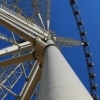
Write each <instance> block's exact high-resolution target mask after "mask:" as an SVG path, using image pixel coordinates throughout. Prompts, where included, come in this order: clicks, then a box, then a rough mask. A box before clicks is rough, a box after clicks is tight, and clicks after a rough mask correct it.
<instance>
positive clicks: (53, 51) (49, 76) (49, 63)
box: [38, 40, 93, 100]
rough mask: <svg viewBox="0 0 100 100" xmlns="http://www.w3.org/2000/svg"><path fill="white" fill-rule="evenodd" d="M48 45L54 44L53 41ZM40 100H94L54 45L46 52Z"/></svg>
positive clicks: (49, 41)
mask: <svg viewBox="0 0 100 100" xmlns="http://www.w3.org/2000/svg"><path fill="white" fill-rule="evenodd" d="M47 43H48V44H53V42H52V40H48V41H47ZM38 100H93V98H92V97H91V96H90V94H89V93H88V91H87V90H86V88H85V87H84V85H83V84H82V82H81V81H80V80H79V78H78V77H77V75H76V74H75V72H74V71H73V70H72V68H71V67H70V65H69V64H68V62H67V61H66V60H65V58H64V57H63V55H62V54H61V53H60V51H59V49H58V48H57V47H55V46H54V45H50V46H48V47H47V48H46V50H45V55H44V63H43V70H42V77H41V81H40V91H39V99H38Z"/></svg>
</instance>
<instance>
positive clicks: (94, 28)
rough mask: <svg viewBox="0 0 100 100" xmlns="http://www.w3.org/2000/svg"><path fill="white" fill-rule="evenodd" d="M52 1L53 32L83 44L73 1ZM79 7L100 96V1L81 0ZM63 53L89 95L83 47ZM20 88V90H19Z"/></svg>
mask: <svg viewBox="0 0 100 100" xmlns="http://www.w3.org/2000/svg"><path fill="white" fill-rule="evenodd" d="M51 1H52V2H51V16H50V17H51V19H50V29H51V30H53V31H54V32H55V34H56V35H58V36H62V37H70V38H74V39H77V40H80V36H79V33H78V29H77V26H76V22H75V19H74V16H73V13H72V10H71V7H70V4H69V0H51ZM77 5H78V8H79V10H80V14H81V17H82V20H83V21H84V27H85V30H86V32H87V39H88V42H89V47H90V51H91V53H92V59H93V62H94V70H95V73H96V83H97V84H98V88H97V91H98V95H99V96H100V44H99V43H100V28H99V27H100V1H99V0H96V1H95V0H94V1H93V0H92V1H91V0H77ZM0 32H3V33H5V34H7V35H8V36H9V37H11V33H10V31H8V30H6V29H4V28H2V27H0ZM0 42H1V41H0ZM7 45H8V44H7V43H6V42H3V41H2V42H1V43H0V48H3V47H5V46H7ZM61 52H62V53H63V55H64V57H65V58H66V59H67V61H68V62H69V64H70V65H71V67H72V68H73V70H74V71H75V72H76V74H77V75H78V77H79V78H80V80H81V81H82V82H83V84H84V85H85V87H86V88H87V89H88V91H89V82H88V74H87V68H86V62H85V58H84V53H83V49H82V47H81V46H79V47H70V48H69V47H66V48H61ZM20 84H21V80H20ZM18 85H19V84H18ZM18 85H17V86H16V87H18ZM12 100H13V99H12ZM99 100H100V98H99Z"/></svg>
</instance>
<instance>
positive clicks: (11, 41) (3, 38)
mask: <svg viewBox="0 0 100 100" xmlns="http://www.w3.org/2000/svg"><path fill="white" fill-rule="evenodd" d="M0 39H1V40H4V41H7V42H9V43H13V40H12V39H11V38H8V37H7V36H6V35H5V34H3V33H0Z"/></svg>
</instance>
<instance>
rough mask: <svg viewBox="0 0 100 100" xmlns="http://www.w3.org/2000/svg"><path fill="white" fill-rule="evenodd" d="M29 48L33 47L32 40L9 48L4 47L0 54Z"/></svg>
mask: <svg viewBox="0 0 100 100" xmlns="http://www.w3.org/2000/svg"><path fill="white" fill-rule="evenodd" d="M28 48H32V44H31V43H30V42H28V41H27V42H24V43H20V44H16V45H13V46H10V47H7V48H3V49H2V50H0V56H3V55H6V54H9V53H14V52H18V51H20V50H25V49H28Z"/></svg>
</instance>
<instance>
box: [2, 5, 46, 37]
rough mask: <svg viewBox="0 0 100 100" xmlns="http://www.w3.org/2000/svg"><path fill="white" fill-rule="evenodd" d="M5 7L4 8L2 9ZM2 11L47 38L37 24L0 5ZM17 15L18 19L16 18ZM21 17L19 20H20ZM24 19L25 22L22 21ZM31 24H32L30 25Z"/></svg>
mask: <svg viewBox="0 0 100 100" xmlns="http://www.w3.org/2000/svg"><path fill="white" fill-rule="evenodd" d="M2 7H3V8H2ZM0 11H1V12H4V13H5V14H6V15H7V16H8V15H9V16H11V17H12V18H14V19H16V20H17V21H19V22H21V23H23V24H24V25H27V26H29V27H30V28H32V29H33V30H34V31H36V32H39V33H40V34H42V35H44V36H46V37H47V34H46V33H45V32H44V30H43V29H41V28H40V27H39V26H37V25H36V24H35V23H32V22H31V21H28V20H26V19H25V18H24V17H23V16H21V15H18V14H17V13H15V12H13V11H11V10H10V9H8V8H6V7H5V6H3V5H1V4H0ZM16 15H17V17H16ZM18 16H19V18H18ZM21 18H22V19H23V18H24V19H25V20H26V21H25V20H22V19H21ZM30 23H31V24H30Z"/></svg>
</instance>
